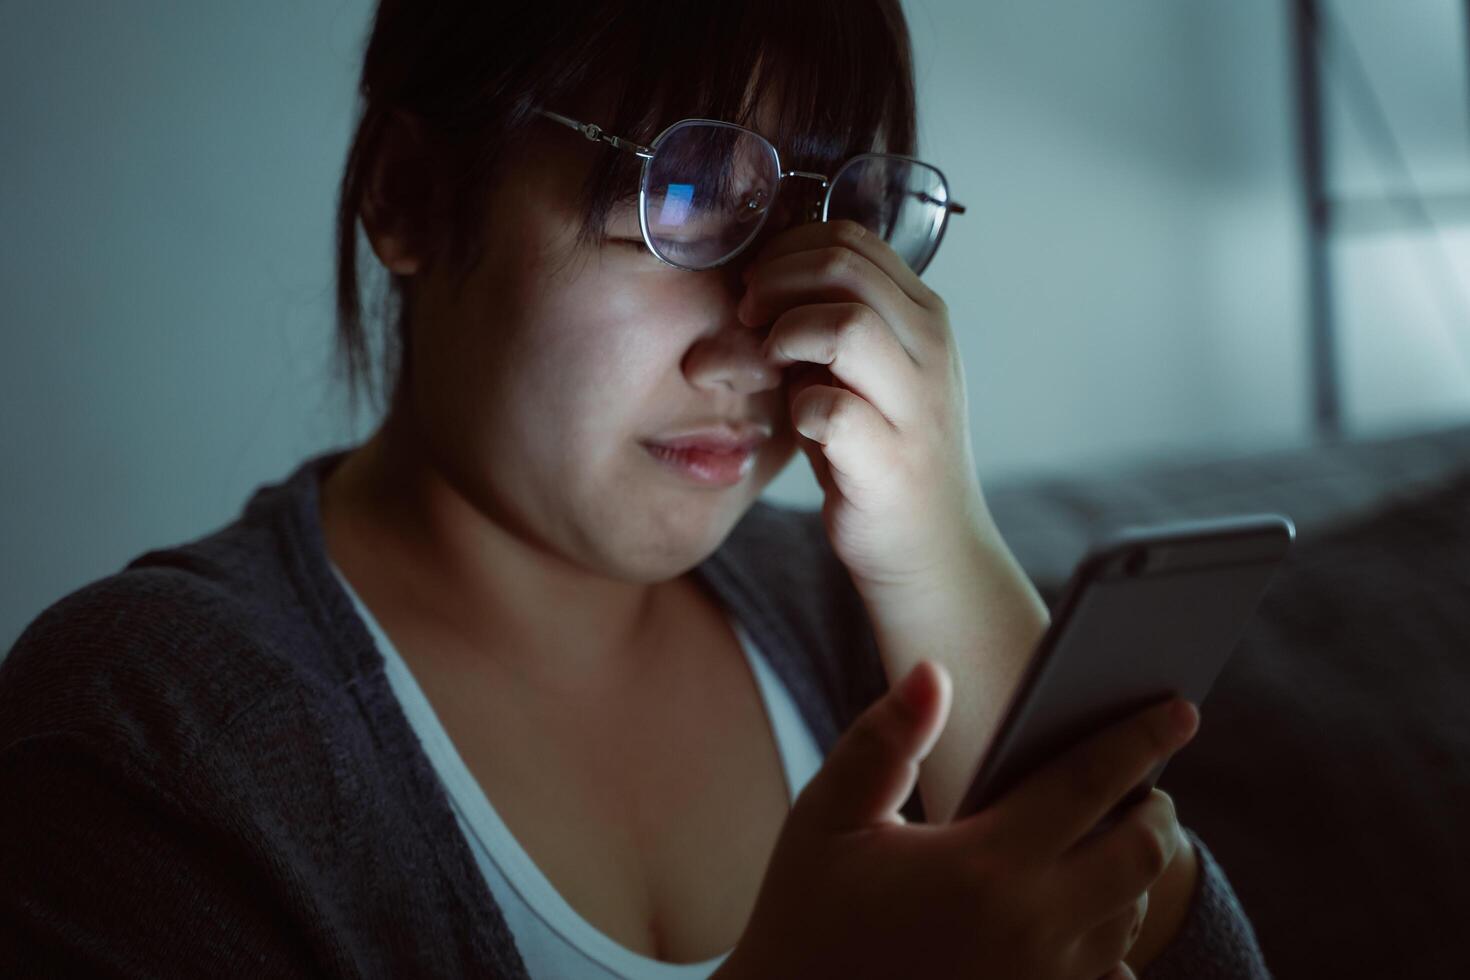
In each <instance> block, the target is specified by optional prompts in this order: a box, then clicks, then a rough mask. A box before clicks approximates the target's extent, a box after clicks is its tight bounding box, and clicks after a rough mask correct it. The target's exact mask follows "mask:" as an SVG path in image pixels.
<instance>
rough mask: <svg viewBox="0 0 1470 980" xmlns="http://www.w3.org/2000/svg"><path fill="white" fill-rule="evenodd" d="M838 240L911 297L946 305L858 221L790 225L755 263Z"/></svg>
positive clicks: (936, 305) (929, 306)
mask: <svg viewBox="0 0 1470 980" xmlns="http://www.w3.org/2000/svg"><path fill="white" fill-rule="evenodd" d="M834 240H835V241H836V242H837V243H839V244H841V245H842V246H844V247H846V248H848V249H851V250H852V251H854V252H856V253H858V254H859V255H861V256H862V257H863V258H865V259H867V260H868V261H869V262H871V263H872V264H873V265H875V266H877V267H878V268H879V269H881V270H882V271H883V273H884V274H885V275H886V276H887V277H888V278H889V279H890V280H892V282H893V283H894V285H896V286H898V288H899V289H900V290H902V292H903V294H904V295H905V296H906V297H908V299H909V300H910V301H912V302H914V303H916V304H918V305H919V306H923V307H925V308H927V309H931V310H937V309H941V308H942V307H943V305H944V304H943V301H942V300H940V298H939V296H938V294H937V293H935V292H934V290H932V289H930V288H929V287H928V286H927V285H925V284H924V281H923V280H922V279H920V278H919V277H918V275H917V274H916V273H915V272H914V270H913V269H911V268H909V264H908V263H907V262H905V261H904V260H903V257H902V256H901V255H899V254H898V253H897V252H895V251H894V250H893V247H892V246H891V245H889V244H888V243H887V242H885V241H884V240H883V239H882V238H881V237H880V236H878V235H875V234H874V233H873V232H872V231H870V230H869V229H868V228H866V227H865V226H864V225H862V224H860V223H859V222H856V221H848V220H841V221H823V222H808V223H804V224H799V225H796V226H794V227H792V228H788V229H787V230H785V231H784V232H782V233H781V234H779V235H776V236H774V237H772V238H771V239H770V241H769V242H767V243H766V245H765V247H764V248H762V249H761V250H760V251H759V252H757V253H756V256H755V258H754V260H753V262H752V265H753V266H755V267H759V266H762V265H764V264H766V263H768V262H774V261H775V260H777V259H779V258H781V257H782V256H785V255H790V254H792V253H795V252H801V251H806V250H811V249H817V248H820V247H822V246H823V245H826V244H829V243H831V242H833V241H834Z"/></svg>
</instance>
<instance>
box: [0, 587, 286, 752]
mask: <svg viewBox="0 0 1470 980" xmlns="http://www.w3.org/2000/svg"><path fill="white" fill-rule="evenodd" d="M268 618H269V613H268V612H263V610H262V609H261V608H260V607H259V606H258V605H255V604H252V603H251V602H250V601H249V600H248V599H246V598H244V597H242V596H240V595H238V594H234V593H232V592H231V591H230V590H229V589H228V588H227V587H226V586H225V585H224V584H222V583H220V582H218V581H213V580H211V579H209V578H208V577H206V576H203V575H200V574H198V573H196V572H193V571H189V570H186V569H183V568H178V567H168V566H149V565H144V566H138V567H131V566H130V567H128V568H126V569H124V570H123V571H120V572H117V573H115V574H112V575H108V576H106V577H104V578H101V579H98V580H96V581H93V582H90V583H88V584H86V585H84V586H82V587H81V588H79V589H77V590H75V591H74V592H71V593H70V594H68V595H66V596H64V597H63V598H61V599H59V600H57V601H56V602H54V603H52V604H51V605H50V606H48V607H46V608H45V609H44V610H42V612H41V613H40V614H39V615H37V616H36V617H35V618H34V619H33V620H32V621H31V622H30V623H29V624H28V625H27V626H26V628H25V629H24V630H23V631H22V632H21V635H20V637H19V638H18V639H17V640H16V643H15V645H14V646H13V647H12V648H11V650H10V652H9V653H8V654H7V655H6V657H5V659H4V660H3V661H0V752H4V751H6V750H7V749H8V748H9V747H11V746H13V745H15V744H17V743H18V742H21V741H24V740H26V739H29V738H35V737H39V736H55V735H66V736H71V737H76V738H81V739H84V740H87V741H91V742H94V743H99V744H107V745H110V746H112V747H113V748H118V749H122V750H124V751H127V753H128V754H129V755H132V756H135V757H137V758H140V759H149V760H152V761H153V762H155V763H157V764H161V765H169V766H184V765H186V764H187V763H188V761H189V760H190V759H191V758H192V757H193V756H194V754H195V753H196V752H197V751H198V750H199V749H200V748H201V747H202V746H203V745H205V744H206V743H207V742H208V740H209V739H210V738H211V737H212V735H213V733H215V732H217V731H219V730H221V729H223V728H224V727H226V726H227V725H228V723H229V721H230V719H231V717H232V716H233V715H234V714H236V713H238V712H240V711H242V710H245V709H246V708H248V706H249V705H250V704H252V703H253V702H254V701H255V700H257V699H259V698H260V697H262V696H264V695H265V694H267V693H268V692H271V691H275V690H279V689H280V688H281V686H282V685H283V684H287V683H290V684H300V683H301V680H302V678H301V672H300V671H296V670H293V669H292V666H291V664H290V662H289V660H288V658H286V657H285V656H283V655H282V652H281V651H280V650H279V648H278V645H277V644H276V643H275V642H273V640H272V631H271V629H270V628H269V623H268V622H267V621H266V620H267V619H268Z"/></svg>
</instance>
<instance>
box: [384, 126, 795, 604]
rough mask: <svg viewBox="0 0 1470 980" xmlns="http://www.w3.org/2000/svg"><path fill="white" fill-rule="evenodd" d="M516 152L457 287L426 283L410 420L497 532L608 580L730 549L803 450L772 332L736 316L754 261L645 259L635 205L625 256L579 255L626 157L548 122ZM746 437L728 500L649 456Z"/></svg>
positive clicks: (654, 575) (605, 248)
mask: <svg viewBox="0 0 1470 980" xmlns="http://www.w3.org/2000/svg"><path fill="white" fill-rule="evenodd" d="M523 150H524V152H523V154H521V155H520V156H519V157H518V159H516V160H513V161H511V163H510V169H509V170H508V171H507V172H506V173H505V174H504V176H503V177H502V178H501V179H500V180H499V181H498V182H497V184H496V186H495V187H494V188H493V189H492V190H491V191H490V195H491V198H490V206H489V210H488V214H489V218H488V222H487V227H486V228H485V229H484V234H485V236H486V248H485V251H484V256H483V259H482V260H481V261H480V263H479V264H478V265H477V266H476V268H475V269H474V270H473V271H472V272H471V274H470V275H469V277H468V279H467V280H466V281H465V285H464V288H463V290H462V291H460V292H459V293H457V294H453V293H452V291H451V290H450V288H449V286H448V282H447V277H446V276H445V275H444V274H443V273H442V272H441V271H440V270H439V269H437V268H435V267H432V266H431V267H430V268H429V269H427V270H426V272H425V273H424V274H423V275H421V276H420V277H419V279H418V281H417V282H416V285H415V290H416V291H415V298H414V317H413V323H412V325H411V327H410V329H409V341H408V342H409V344H410V345H411V348H412V352H411V358H412V370H411V376H410V379H409V388H408V390H407V392H406V394H407V395H408V399H407V410H408V412H409V413H410V414H411V416H412V422H413V425H414V427H415V428H416V429H418V430H419V431H418V432H417V437H418V438H419V439H420V440H422V441H423V443H424V444H425V446H426V448H427V451H428V452H429V453H430V454H431V455H432V457H433V458H432V460H431V461H430V462H431V465H433V466H434V467H435V468H436V469H437V470H438V471H439V472H440V473H442V475H443V476H444V478H445V479H447V480H448V481H449V482H450V483H451V484H452V485H453V486H454V489H455V490H456V491H457V492H458V493H459V494H460V495H462V496H463V497H465V499H467V500H468V501H469V502H470V503H471V505H472V506H473V508H474V509H475V510H476V511H478V512H480V513H481V514H483V515H485V517H487V518H489V519H490V520H492V521H494V522H495V523H496V524H498V525H500V526H501V527H502V528H503V529H504V530H506V531H508V532H509V533H512V534H514V535H516V536H518V537H520V538H521V539H523V540H524V541H526V542H527V543H529V544H532V545H533V546H535V547H537V548H539V549H542V550H549V551H552V552H554V553H556V554H559V555H561V556H562V557H564V558H565V559H566V560H567V561H570V562H572V563H575V564H577V565H579V566H581V567H583V568H586V569H587V570H589V571H594V572H596V573H598V574H602V575H605V576H607V577H611V578H617V579H621V580H627V581H637V582H655V581H663V580H666V579H669V578H672V577H674V576H676V575H679V574H682V573H683V572H685V571H686V570H688V569H689V568H691V567H693V566H694V565H696V564H698V563H699V562H700V561H702V560H703V559H704V558H705V557H706V556H707V555H708V554H709V553H710V552H712V551H713V550H714V549H715V548H716V547H717V546H718V545H719V543H720V542H721V541H722V540H723V538H724V537H725V535H726V534H727V533H728V532H729V530H730V529H731V528H732V527H733V526H734V525H735V523H736V522H737V521H738V520H739V519H740V517H741V516H742V515H743V514H744V513H745V511H746V510H747V509H748V508H749V507H750V505H751V504H752V502H753V501H754V500H755V499H756V497H757V496H758V495H759V494H760V492H761V490H762V488H764V487H765V486H766V484H768V483H769V482H770V480H771V479H772V478H773V477H775V476H776V474H777V473H779V472H780V471H781V469H782V468H783V467H784V466H785V465H786V464H787V462H788V461H789V460H790V457H791V455H792V452H793V449H794V447H795V433H794V430H793V429H792V427H791V423H790V418H789V413H788V409H787V405H786V393H785V389H784V388H783V387H782V378H781V375H780V373H779V372H778V371H776V370H775V369H773V368H771V367H769V366H767V365H766V364H765V363H764V362H763V361H762V359H761V357H760V344H761V341H762V340H764V337H765V332H764V331H762V330H753V329H751V328H749V327H745V326H744V325H742V324H741V323H740V322H739V321H738V320H737V319H736V316H735V308H736V304H737V303H738V302H739V299H740V296H741V293H742V291H743V288H744V287H743V283H742V280H741V277H740V270H741V269H742V268H743V267H744V265H745V264H746V262H747V261H748V259H749V257H750V256H752V255H754V254H755V249H754V248H752V249H750V250H748V251H747V252H746V253H744V254H743V255H742V256H741V257H740V258H738V259H736V260H735V261H734V262H732V263H729V264H727V265H725V266H722V267H719V268H716V269H711V270H707V271H703V272H686V271H682V270H679V269H674V268H672V267H670V266H666V265H663V264H662V263H660V262H659V261H658V260H657V259H655V258H654V257H653V256H652V255H650V254H648V253H647V252H646V251H645V250H644V249H643V248H642V246H641V239H640V237H639V230H638V215H637V210H636V206H629V207H627V208H626V209H624V210H621V211H619V212H615V213H614V214H613V216H612V217H611V219H610V221H609V224H608V226H607V229H608V233H609V234H610V235H611V236H612V237H613V238H617V239H628V240H630V241H610V242H606V243H603V244H602V245H601V246H600V247H599V246H598V245H596V244H594V245H591V246H588V247H584V248H580V249H578V248H577V247H576V246H575V245H574V243H573V236H574V234H575V232H576V230H577V227H578V223H579V220H580V216H579V214H578V213H577V211H576V209H575V202H576V197H577V192H578V189H579V187H580V185H581V180H582V177H583V175H584V174H585V172H586V169H587V167H588V166H589V165H590V164H591V163H592V162H593V161H594V159H595V158H596V155H597V154H600V153H613V152H619V151H616V150H613V149H611V148H608V147H605V146H602V145H600V144H593V143H591V142H589V141H587V140H585V139H583V138H582V137H581V136H580V135H579V134H578V133H576V132H574V131H572V130H570V129H566V128H563V127H560V126H558V125H556V124H555V123H552V122H550V121H547V122H546V123H545V124H544V125H539V126H536V127H533V132H532V135H531V136H530V137H528V139H527V141H526V143H525V144H524V146H523ZM773 220H774V216H773ZM771 230H774V229H767V230H766V231H763V234H762V238H763V239H764V238H765V237H767V235H768V233H769V231H771ZM741 423H754V424H756V425H761V426H768V427H769V430H770V432H771V437H770V438H769V439H768V440H767V441H766V442H765V443H764V444H763V445H761V446H760V447H758V448H757V449H756V450H755V453H754V459H753V463H752V464H751V465H749V466H748V468H747V472H746V473H745V475H744V477H743V478H742V479H741V480H740V482H738V483H736V484H735V485H733V486H729V487H712V486H708V485H702V484H699V483H696V482H694V481H693V480H692V479H690V478H689V477H687V476H685V475H683V474H681V473H680V472H679V471H677V470H676V469H674V468H672V467H670V466H669V465H667V464H666V463H664V462H661V461H660V460H659V459H658V458H656V457H655V456H654V455H653V453H652V452H651V451H650V450H649V449H648V448H647V447H646V446H645V445H644V443H645V441H646V440H657V439H667V438H670V437H671V436H673V435H674V434H677V433H680V432H684V431H687V430H689V429H693V428H703V427H705V426H718V425H738V424H741Z"/></svg>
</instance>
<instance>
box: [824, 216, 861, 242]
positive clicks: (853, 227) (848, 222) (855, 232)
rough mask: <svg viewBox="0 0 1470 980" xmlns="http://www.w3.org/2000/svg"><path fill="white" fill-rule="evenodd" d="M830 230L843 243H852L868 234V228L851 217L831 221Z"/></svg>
mask: <svg viewBox="0 0 1470 980" xmlns="http://www.w3.org/2000/svg"><path fill="white" fill-rule="evenodd" d="M832 232H833V234H834V235H835V236H836V238H837V240H838V241H839V242H841V243H842V244H844V245H854V244H856V243H857V242H859V241H861V240H862V239H864V238H866V237H867V235H868V229H867V228H865V227H863V225H862V224H861V223H859V222H857V221H854V220H853V219H851V218H839V219H837V220H836V221H834V222H832Z"/></svg>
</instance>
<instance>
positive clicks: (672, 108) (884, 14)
mask: <svg viewBox="0 0 1470 980" xmlns="http://www.w3.org/2000/svg"><path fill="white" fill-rule="evenodd" d="M762 92H772V93H779V95H780V99H779V102H778V104H777V105H776V118H777V122H776V124H775V125H776V130H775V131H774V132H766V133H765V135H766V136H767V137H768V138H770V139H771V140H772V142H773V143H775V145H776V146H777V147H778V148H779V149H780V151H781V154H782V164H783V166H784V167H786V168H787V169H802V170H814V171H818V172H822V173H832V172H833V170H834V169H835V166H836V165H837V164H838V163H840V162H841V161H843V160H845V159H846V158H847V157H849V156H852V155H853V154H855V153H860V152H864V151H867V150H873V149H882V150H886V151H888V152H892V153H903V154H907V155H913V154H914V146H915V143H916V120H915V108H914V79H913V62H912V54H911V50H910V43H909V34H908V27H907V25H906V23H905V22H904V17H903V12H902V9H901V8H900V6H899V0H701V2H694V0H531V2H512V3H493V2H487V0H438V2H433V0H381V2H380V3H379V6H378V9H377V13H376V16H375V17H374V20H373V25H372V33H371V35H370V37H369V38H368V40H367V45H366V51H365V54H364V58H363V67H362V76H361V79H360V81H359V84H358V94H359V97H360V103H359V109H360V115H359V117H358V121H357V126H356V132H355V133H354V135H353V138H352V143H351V148H350V149H349V151H348V154H347V161H346V166H345V168H344V172H343V175H342V183H341V187H340V192H339V197H338V206H337V228H336V239H337V241H336V252H337V345H336V353H337V358H338V360H337V366H338V368H339V370H342V371H344V372H345V374H346V379H347V382H348V404H349V411H350V412H353V413H354V414H355V411H356V406H357V404H358V394H359V389H360V388H361V387H363V386H364V385H366V386H367V387H368V390H369V394H370V395H371V397H372V404H373V407H374V408H375V409H381V407H382V403H381V394H382V391H383V390H388V391H389V392H390V393H391V394H392V397H393V398H395V399H396V398H397V397H398V392H399V390H400V388H401V386H402V383H403V380H404V379H405V378H406V377H407V374H408V371H409V367H410V366H409V364H408V357H407V353H408V344H407V340H406V333H405V331H406V328H407V326H408V320H409V313H410V311H409V308H408V307H409V304H408V303H407V302H406V298H407V292H406V289H405V285H406V283H405V281H404V278H403V277H401V276H398V275H396V274H390V277H389V282H388V286H387V288H386V289H385V290H384V293H383V296H382V311H383V318H384V320H385V322H391V323H392V329H391V330H385V333H384V336H383V355H384V365H383V375H382V377H381V378H380V379H379V380H380V382H381V387H379V388H376V389H375V388H373V387H372V385H371V381H372V379H371V378H370V360H371V359H370V356H369V353H368V344H367V337H366V334H365V332H364V329H363V311H362V306H361V305H360V302H359V293H360V288H359V275H358V264H357V259H358V255H359V251H358V246H359V239H358V231H357V229H358V222H359V216H358V213H359V207H360V205H361V203H362V200H363V195H364V191H365V189H366V181H367V179H368V177H369V175H370V174H371V173H372V172H373V168H374V163H375V158H376V155H377V153H378V151H379V149H380V146H381V143H382V137H383V134H384V132H385V130H386V128H387V123H388V121H389V119H390V118H391V117H392V116H394V115H395V114H403V115H406V116H408V117H411V118H412V119H414V120H416V121H417V122H419V123H421V124H422V126H423V132H424V134H425V138H426V149H427V151H428V152H429V154H430V156H431V158H432V162H433V169H434V173H435V174H436V178H435V179H436V180H437V181H439V182H440V186H439V187H437V188H435V190H436V193H438V194H439V197H440V200H444V201H452V202H453V206H452V207H442V208H440V209H438V210H435V211H434V212H433V213H431V214H426V215H424V216H423V217H424V219H425V221H426V222H428V225H429V227H430V228H431V229H432V230H434V231H435V232H437V233H438V234H439V238H438V244H439V245H442V246H443V249H444V251H443V253H442V254H443V255H444V257H445V259H446V260H447V262H448V266H447V268H448V269H449V270H450V274H451V276H452V278H454V279H457V280H462V277H463V276H464V275H466V274H467V273H468V272H469V271H470V270H471V269H472V268H473V266H474V265H475V264H476V261H477V259H478V257H479V251H480V247H481V245H482V242H481V240H480V237H481V236H480V232H481V230H482V228H483V227H484V225H483V221H484V217H485V213H484V204H485V198H486V196H487V195H486V194H485V189H486V188H487V187H488V186H489V185H490V182H491V181H492V180H493V179H494V178H495V175H496V173H497V168H498V166H499V165H500V164H502V163H503V162H504V158H505V155H506V152H507V150H508V148H512V147H514V146H515V144H516V141H517V138H518V137H519V136H520V135H521V134H522V133H523V132H524V131H525V130H526V128H527V127H529V126H531V125H533V124H542V123H544V124H548V125H555V123H551V122H550V121H549V120H546V119H545V118H544V117H542V116H539V115H537V114H536V112H535V110H536V109H538V108H543V107H544V108H548V109H552V110H554V111H558V112H562V113H564V114H567V115H573V114H575V113H576V112H578V111H581V110H582V109H583V108H584V107H586V106H587V105H588V104H589V102H592V101H596V102H599V103H601V104H602V105H604V106H606V107H610V108H606V109H605V110H604V111H606V112H607V115H606V117H605V118H596V119H588V120H585V121H589V122H595V123H597V124H598V125H599V126H601V127H602V128H603V129H604V130H606V131H608V132H611V133H615V134H617V135H619V136H627V137H629V138H632V139H634V140H637V141H639V142H642V143H645V144H646V143H648V142H649V141H651V140H652V139H653V137H654V136H656V135H657V134H658V132H659V131H660V130H662V129H663V128H664V127H665V126H667V125H668V124H669V123H671V122H673V121H674V120H676V119H679V118H682V117H685V116H704V117H707V118H714V119H726V120H730V121H733V122H741V123H746V124H748V123H749V122H750V120H751V117H752V115H753V111H754V109H755V105H754V104H751V103H753V102H755V101H758V100H759V98H760V94H761V93H762ZM750 94H753V95H754V96H755V98H754V99H752V100H751V103H748V102H747V101H746V99H747V96H748V95H750ZM578 118H580V117H578ZM565 132H566V137H567V139H569V140H576V139H581V138H582V137H581V136H579V135H578V134H577V133H575V132H573V131H572V130H566V131H565ZM880 140H881V143H880ZM603 150H604V152H603V154H602V156H601V157H600V158H599V159H598V161H597V163H596V164H595V165H594V167H593V168H592V171H591V172H590V174H589V175H588V178H587V181H586V183H585V185H584V187H583V192H582V197H581V201H580V204H581V211H582V215H583V222H582V227H581V230H580V233H579V237H578V240H579V241H580V242H583V243H585V242H586V241H587V240H588V239H589V238H591V237H592V236H594V235H596V234H599V232H598V229H600V228H601V227H602V225H603V223H604V222H605V220H606V217H607V213H608V211H609V209H610V208H611V207H612V206H613V205H614V204H615V203H617V202H618V201H619V200H622V199H625V198H626V197H627V196H629V195H633V194H636V188H637V181H638V174H639V167H640V165H641V160H640V159H639V158H638V157H636V156H634V155H633V154H631V153H626V152H621V151H618V150H615V149H613V148H611V147H603ZM368 254H370V253H368ZM440 254H441V252H440V251H439V250H438V247H437V246H436V247H435V250H434V251H433V255H434V256H435V257H437V256H439V255H440Z"/></svg>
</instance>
